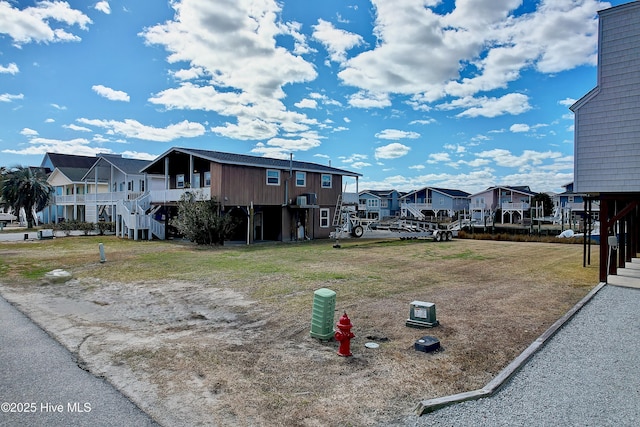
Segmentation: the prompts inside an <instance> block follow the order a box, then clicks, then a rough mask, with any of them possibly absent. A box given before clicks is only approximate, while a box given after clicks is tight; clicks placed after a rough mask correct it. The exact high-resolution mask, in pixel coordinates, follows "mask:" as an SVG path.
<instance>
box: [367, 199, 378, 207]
mask: <svg viewBox="0 0 640 427" xmlns="http://www.w3.org/2000/svg"><path fill="white" fill-rule="evenodd" d="M379 206H380V200H378V199H367V207H368V208H377V207H379Z"/></svg>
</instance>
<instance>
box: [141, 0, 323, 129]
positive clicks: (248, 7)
mask: <svg viewBox="0 0 640 427" xmlns="http://www.w3.org/2000/svg"><path fill="white" fill-rule="evenodd" d="M171 5H172V6H173V8H174V9H175V17H174V19H173V20H170V21H167V22H165V23H163V24H159V25H155V26H153V27H149V28H146V29H145V30H144V31H143V32H142V33H141V36H143V37H144V39H145V41H146V43H147V44H150V45H160V46H162V47H164V48H165V49H166V51H167V52H168V57H167V62H169V63H170V64H172V65H174V66H178V65H180V64H187V65H188V69H189V70H191V69H193V68H197V69H199V70H202V73H201V74H202V75H206V76H210V80H209V81H208V82H197V83H196V82H193V81H190V82H184V83H182V84H181V85H180V86H178V87H174V88H168V89H165V90H163V91H161V92H159V93H157V94H155V95H154V96H152V97H151V98H150V99H149V101H150V102H151V103H154V104H160V105H163V106H165V107H166V108H168V109H186V110H203V111H215V112H216V113H218V114H220V115H222V116H226V117H233V118H235V123H234V122H233V120H231V121H229V122H227V123H226V124H225V125H224V126H217V127H215V132H216V133H219V134H222V135H225V136H231V135H239V136H241V138H243V139H262V138H264V133H265V131H264V130H263V129H264V128H266V129H268V132H269V133H271V135H270V136H271V137H273V136H275V135H277V134H278V133H279V132H280V131H285V132H288V131H289V129H291V128H292V127H295V126H296V125H299V124H302V125H304V126H307V127H308V126H315V125H317V124H318V123H317V121H315V120H314V119H310V118H309V117H307V116H306V115H305V114H300V113H297V112H292V111H287V108H286V106H285V105H284V104H283V102H282V100H283V99H284V98H285V96H286V95H285V92H284V90H283V87H284V86H285V85H289V84H294V83H304V82H308V81H312V80H314V79H315V78H316V77H317V72H316V70H315V68H314V66H313V64H312V63H310V62H307V61H305V60H304V59H303V57H302V56H299V55H297V54H294V53H292V52H289V51H288V50H286V49H284V48H282V47H279V46H278V45H277V43H276V38H282V37H291V38H292V39H293V40H294V41H295V43H297V45H298V46H299V47H300V48H301V49H303V50H304V47H303V46H302V45H301V44H302V43H304V36H303V35H302V34H300V32H299V28H300V26H299V24H296V23H286V22H285V23H283V22H282V21H281V20H280V12H281V5H280V4H279V3H277V2H276V1H274V0H263V1H261V2H238V1H235V0H221V1H217V2H215V3H212V2H198V1H193V0H185V1H182V2H172V3H171ZM274 64H277V66H274ZM176 74H177V75H180V76H181V77H186V74H179V72H178V73H176ZM198 74H200V72H198ZM256 131H257V132H256ZM273 132H275V134H273Z"/></svg>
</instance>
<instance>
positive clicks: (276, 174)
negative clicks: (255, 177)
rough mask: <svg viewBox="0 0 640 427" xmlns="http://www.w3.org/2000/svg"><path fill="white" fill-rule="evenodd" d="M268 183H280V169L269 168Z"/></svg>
mask: <svg viewBox="0 0 640 427" xmlns="http://www.w3.org/2000/svg"><path fill="white" fill-rule="evenodd" d="M267 185H280V171H278V170H275V169H267Z"/></svg>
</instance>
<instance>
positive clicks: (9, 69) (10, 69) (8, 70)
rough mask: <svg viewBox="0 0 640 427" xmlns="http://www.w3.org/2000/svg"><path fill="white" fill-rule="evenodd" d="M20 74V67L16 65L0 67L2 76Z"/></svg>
mask: <svg viewBox="0 0 640 427" xmlns="http://www.w3.org/2000/svg"><path fill="white" fill-rule="evenodd" d="M19 72H20V69H19V68H18V66H17V65H16V64H15V63H13V62H12V63H10V64H9V65H7V66H6V67H5V66H2V65H0V74H14V75H15V74H18V73H19Z"/></svg>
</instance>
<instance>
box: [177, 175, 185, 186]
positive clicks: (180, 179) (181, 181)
mask: <svg viewBox="0 0 640 427" xmlns="http://www.w3.org/2000/svg"><path fill="white" fill-rule="evenodd" d="M176 188H184V174H180V175H176Z"/></svg>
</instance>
